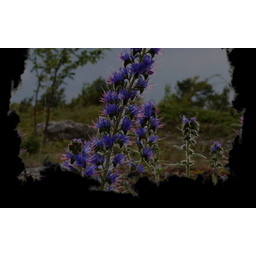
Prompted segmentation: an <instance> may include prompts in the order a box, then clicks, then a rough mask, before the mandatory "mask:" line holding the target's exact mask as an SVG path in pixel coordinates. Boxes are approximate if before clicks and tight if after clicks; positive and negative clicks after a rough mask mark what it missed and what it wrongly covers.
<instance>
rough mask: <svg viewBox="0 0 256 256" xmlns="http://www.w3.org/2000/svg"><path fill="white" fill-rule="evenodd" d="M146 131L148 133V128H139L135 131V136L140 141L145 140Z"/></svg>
mask: <svg viewBox="0 0 256 256" xmlns="http://www.w3.org/2000/svg"><path fill="white" fill-rule="evenodd" d="M146 131H147V128H146V127H145V128H142V127H140V128H138V129H137V130H136V131H135V134H136V135H137V136H138V137H139V140H141V139H143V138H145V135H146Z"/></svg>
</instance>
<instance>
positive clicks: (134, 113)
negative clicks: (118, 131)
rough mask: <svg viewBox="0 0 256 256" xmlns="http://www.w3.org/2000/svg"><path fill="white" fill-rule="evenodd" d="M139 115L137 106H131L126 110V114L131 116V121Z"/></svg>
mask: <svg viewBox="0 0 256 256" xmlns="http://www.w3.org/2000/svg"><path fill="white" fill-rule="evenodd" d="M138 113H139V109H138V106H137V104H134V105H129V106H128V107H127V108H126V110H125V114H126V115H130V118H131V120H132V119H133V118H134V116H137V115H138Z"/></svg>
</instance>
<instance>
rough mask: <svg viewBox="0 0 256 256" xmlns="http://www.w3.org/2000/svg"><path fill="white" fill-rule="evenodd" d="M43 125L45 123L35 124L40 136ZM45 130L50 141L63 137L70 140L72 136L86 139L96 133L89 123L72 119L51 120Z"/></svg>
mask: <svg viewBox="0 0 256 256" xmlns="http://www.w3.org/2000/svg"><path fill="white" fill-rule="evenodd" d="M44 127H45V123H39V124H37V132H38V133H39V135H40V136H42V129H44ZM47 131H48V139H49V140H50V141H58V140H63V139H67V140H72V139H74V138H76V139H81V140H82V141H84V140H86V141H88V140H90V137H91V138H92V137H94V136H95V135H96V134H97V129H96V128H93V127H92V126H91V125H88V124H84V123H75V122H74V121H73V120H63V121H60V122H55V121H51V122H49V124H48V127H47ZM88 134H89V135H90V137H89V136H88Z"/></svg>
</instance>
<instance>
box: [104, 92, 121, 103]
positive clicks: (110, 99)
mask: <svg viewBox="0 0 256 256" xmlns="http://www.w3.org/2000/svg"><path fill="white" fill-rule="evenodd" d="M102 96H103V97H101V98H100V102H102V103H119V101H120V100H119V98H118V96H117V93H116V92H111V91H110V90H109V91H107V92H105V93H104V94H103V95H102Z"/></svg>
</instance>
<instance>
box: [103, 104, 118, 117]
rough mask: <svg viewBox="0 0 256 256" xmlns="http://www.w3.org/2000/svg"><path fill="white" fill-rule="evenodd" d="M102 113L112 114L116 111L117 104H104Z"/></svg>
mask: <svg viewBox="0 0 256 256" xmlns="http://www.w3.org/2000/svg"><path fill="white" fill-rule="evenodd" d="M103 109H104V110H103V113H104V115H106V116H107V115H113V114H115V113H116V112H117V105H116V104H115V103H114V104H110V103H108V104H107V108H106V107H105V106H103Z"/></svg>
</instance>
